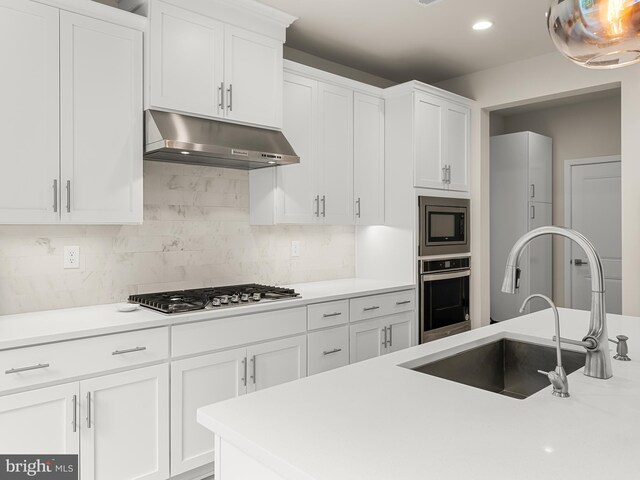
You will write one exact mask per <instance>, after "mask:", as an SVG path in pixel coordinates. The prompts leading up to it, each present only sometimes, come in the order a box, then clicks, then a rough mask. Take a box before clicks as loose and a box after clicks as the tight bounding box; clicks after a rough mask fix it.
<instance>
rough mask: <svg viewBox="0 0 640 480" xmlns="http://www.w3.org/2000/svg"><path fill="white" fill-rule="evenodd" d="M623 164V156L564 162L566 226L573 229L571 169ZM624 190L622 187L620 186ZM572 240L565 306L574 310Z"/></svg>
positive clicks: (566, 269)
mask: <svg viewBox="0 0 640 480" xmlns="http://www.w3.org/2000/svg"><path fill="white" fill-rule="evenodd" d="M616 162H618V163H621V162H622V155H607V156H603V157H587V158H574V159H571V160H567V161H565V162H564V226H565V227H566V228H571V193H572V191H571V185H572V183H571V168H573V167H575V166H578V165H594V164H597V163H616ZM620 188H621V190H622V185H620ZM570 261H571V240H568V239H567V240H565V242H564V269H563V270H564V306H565V307H566V308H573V305H572V304H573V302H572V300H571V268H570V266H571V264H570V263H569V262H570Z"/></svg>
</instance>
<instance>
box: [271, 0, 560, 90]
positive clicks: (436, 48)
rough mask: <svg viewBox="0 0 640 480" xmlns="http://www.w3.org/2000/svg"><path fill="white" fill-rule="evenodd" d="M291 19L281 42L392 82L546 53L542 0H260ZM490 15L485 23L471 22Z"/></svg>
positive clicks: (445, 76) (429, 77) (447, 74)
mask: <svg viewBox="0 0 640 480" xmlns="http://www.w3.org/2000/svg"><path fill="white" fill-rule="evenodd" d="M260 1H261V2H262V3H265V4H267V5H271V6H272V7H275V8H278V9H279V10H283V11H285V12H287V13H290V14H292V15H295V16H297V17H299V20H297V21H296V22H295V23H294V24H293V25H292V26H291V27H290V28H289V30H288V32H287V46H289V47H291V48H295V49H297V50H301V51H304V52H307V53H310V54H312V55H315V56H318V57H322V58H325V59H328V60H332V61H334V62H337V63H341V64H344V65H348V66H350V67H353V68H356V69H358V70H362V71H365V72H369V73H372V74H375V75H378V76H381V77H384V78H387V79H390V80H394V81H396V82H404V81H407V80H412V79H417V80H422V81H424V82H428V83H435V82H437V81H440V80H445V79H449V78H453V77H456V76H459V75H463V74H466V73H471V72H475V71H479V70H484V69H487V68H491V67H495V66H497V65H502V64H506V63H510V62H514V61H517V60H519V59H523V58H529V57H533V56H536V55H541V54H543V53H547V52H551V51H553V50H554V46H553V44H552V42H551V39H550V38H549V34H548V33H547V29H546V18H545V13H546V11H547V8H548V5H549V0H529V1H525V0H441V1H440V2H438V3H434V4H432V5H429V6H422V5H420V4H418V1H417V0H260ZM479 19H489V20H492V21H493V22H494V23H495V25H494V27H493V28H492V29H490V30H487V31H483V32H476V31H474V30H472V29H471V25H472V24H473V23H475V21H476V20H479Z"/></svg>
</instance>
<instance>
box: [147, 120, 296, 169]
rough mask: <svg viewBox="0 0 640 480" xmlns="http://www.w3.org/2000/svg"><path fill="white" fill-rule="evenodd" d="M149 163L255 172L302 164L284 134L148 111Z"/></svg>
mask: <svg viewBox="0 0 640 480" xmlns="http://www.w3.org/2000/svg"><path fill="white" fill-rule="evenodd" d="M145 117H146V118H145V121H146V122H145V123H146V140H145V143H146V145H145V154H144V158H145V159H146V160H156V161H160V162H173V163H190V164H195V165H210V166H212V167H225V168H237V169H240V170H253V169H255V168H264V167H273V166H275V165H289V164H292V163H299V162H300V157H298V156H297V155H296V152H294V151H293V148H292V147H291V145H290V144H289V142H288V141H287V139H286V138H285V137H284V135H283V134H282V132H279V131H277V130H268V129H265V128H256V127H248V126H245V125H237V124H234V123H226V122H219V121H216V120H207V119H203V118H196V117H190V116H188V115H181V114H178V113H168V112H161V111H159V110H147V111H146V114H145Z"/></svg>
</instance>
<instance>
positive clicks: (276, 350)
mask: <svg viewBox="0 0 640 480" xmlns="http://www.w3.org/2000/svg"><path fill="white" fill-rule="evenodd" d="M247 361H248V364H247V375H248V379H247V392H255V391H256V390H263V389H265V388H269V387H273V386H274V385H279V384H281V383H285V382H290V381H292V380H297V379H299V378H302V377H304V376H306V375H307V336H306V335H301V336H297V337H293V338H285V339H284V340H275V341H273V342H265V343H261V344H258V345H254V346H252V347H248V348H247Z"/></svg>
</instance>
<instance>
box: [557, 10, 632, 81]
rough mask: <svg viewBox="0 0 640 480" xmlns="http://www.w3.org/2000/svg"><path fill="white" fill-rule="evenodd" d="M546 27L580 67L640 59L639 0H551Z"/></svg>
mask: <svg viewBox="0 0 640 480" xmlns="http://www.w3.org/2000/svg"><path fill="white" fill-rule="evenodd" d="M547 26H548V28H549V33H550V34H551V39H552V40H553V43H555V45H556V48H557V49H558V50H560V52H561V53H562V54H563V55H565V56H566V57H568V58H569V59H571V60H573V61H574V62H575V63H577V64H578V65H581V66H583V67H587V68H600V69H603V68H617V67H623V66H625V65H630V64H632V63H635V62H637V61H640V0H552V2H551V6H550V7H549V12H548V13H547Z"/></svg>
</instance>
